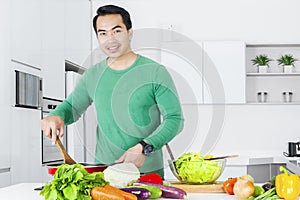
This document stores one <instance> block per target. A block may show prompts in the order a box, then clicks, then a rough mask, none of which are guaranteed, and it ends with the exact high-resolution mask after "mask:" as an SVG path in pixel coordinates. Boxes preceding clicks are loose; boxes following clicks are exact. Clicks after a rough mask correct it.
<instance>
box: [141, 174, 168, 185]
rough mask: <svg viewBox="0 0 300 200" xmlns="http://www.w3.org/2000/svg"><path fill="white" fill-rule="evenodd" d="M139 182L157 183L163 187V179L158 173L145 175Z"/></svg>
mask: <svg viewBox="0 0 300 200" xmlns="http://www.w3.org/2000/svg"><path fill="white" fill-rule="evenodd" d="M139 181H144V182H150V183H156V184H161V185H162V184H163V180H162V177H161V176H160V175H159V174H157V173H152V174H146V175H143V176H141V177H140V178H139Z"/></svg>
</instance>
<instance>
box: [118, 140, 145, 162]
mask: <svg viewBox="0 0 300 200" xmlns="http://www.w3.org/2000/svg"><path fill="white" fill-rule="evenodd" d="M142 151H143V146H142V145H141V144H137V145H135V146H133V147H131V148H130V149H128V150H127V151H126V152H125V153H124V154H123V155H122V156H121V157H120V158H119V159H118V160H117V161H116V162H125V163H133V164H135V166H136V167H141V166H143V165H144V162H145V159H146V156H145V155H144V154H143V153H142Z"/></svg>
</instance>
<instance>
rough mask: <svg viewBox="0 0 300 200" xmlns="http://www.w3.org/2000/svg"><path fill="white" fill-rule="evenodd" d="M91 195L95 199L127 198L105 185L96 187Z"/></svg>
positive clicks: (121, 199) (113, 199)
mask: <svg viewBox="0 0 300 200" xmlns="http://www.w3.org/2000/svg"><path fill="white" fill-rule="evenodd" d="M91 196H92V199H93V200H125V198H124V197H123V196H122V195H121V194H119V193H116V192H115V191H113V190H111V189H107V188H104V187H94V188H93V189H92V190H91Z"/></svg>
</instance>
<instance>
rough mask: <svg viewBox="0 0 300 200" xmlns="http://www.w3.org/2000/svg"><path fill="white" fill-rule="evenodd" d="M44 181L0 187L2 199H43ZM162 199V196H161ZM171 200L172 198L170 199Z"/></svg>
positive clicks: (217, 197) (226, 199)
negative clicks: (37, 189) (39, 188)
mask: <svg viewBox="0 0 300 200" xmlns="http://www.w3.org/2000/svg"><path fill="white" fill-rule="evenodd" d="M42 185H43V183H20V184H16V185H11V186H8V187H4V188H0V197H1V199H9V200H19V199H30V200H42V199H43V197H42V196H40V194H39V193H40V192H39V191H35V190H34V188H37V187H40V186H42ZM161 199H162V198H161ZM187 199H195V200H196V199H197V200H199V199H205V200H236V199H237V198H235V197H234V196H231V195H227V194H225V193H190V194H188V196H187ZM169 200H171V199H169Z"/></svg>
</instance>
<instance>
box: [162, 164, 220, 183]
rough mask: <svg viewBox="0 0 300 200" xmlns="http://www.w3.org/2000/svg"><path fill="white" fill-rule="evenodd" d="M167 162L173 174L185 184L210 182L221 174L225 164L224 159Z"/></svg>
mask: <svg viewBox="0 0 300 200" xmlns="http://www.w3.org/2000/svg"><path fill="white" fill-rule="evenodd" d="M168 162H169V166H170V169H171V171H172V173H173V175H174V176H175V177H176V178H177V179H178V180H179V181H180V182H181V183H187V184H212V183H214V182H215V181H216V180H217V179H218V178H219V177H220V176H221V174H222V173H223V171H224V168H225V165H226V159H218V160H201V161H181V162H173V161H171V160H169V161H168Z"/></svg>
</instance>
